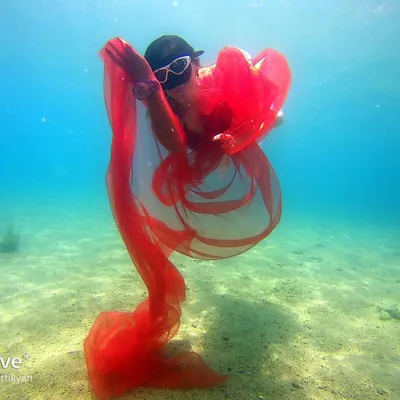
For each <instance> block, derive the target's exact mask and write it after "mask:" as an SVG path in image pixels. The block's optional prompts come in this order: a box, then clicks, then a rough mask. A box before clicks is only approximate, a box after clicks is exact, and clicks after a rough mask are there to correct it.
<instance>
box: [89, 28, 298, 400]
mask: <svg viewBox="0 0 400 400" xmlns="http://www.w3.org/2000/svg"><path fill="white" fill-rule="evenodd" d="M202 53H203V51H197V52H196V51H194V49H193V48H192V47H191V46H190V45H189V44H188V43H187V42H186V41H184V40H183V39H182V38H180V37H178V36H174V35H167V36H162V37H160V38H158V39H156V40H155V41H154V42H152V43H151V44H150V45H149V47H148V48H147V50H146V52H145V55H144V57H143V56H141V55H140V54H139V53H138V52H136V51H135V50H134V49H133V48H132V47H131V46H130V45H129V44H128V43H127V42H126V41H124V40H123V39H121V38H115V39H112V40H110V41H108V42H107V44H106V45H105V47H104V48H103V49H102V51H101V53H100V55H101V57H102V59H103V61H104V65H105V74H104V94H105V103H106V109H107V113H108V118H109V121H110V124H111V129H112V132H113V141H112V146H111V160H110V164H109V169H108V172H107V189H108V193H109V198H110V203H111V207H112V211H113V215H114V219H115V221H116V224H117V226H118V229H119V232H120V234H121V236H122V239H123V240H124V243H125V245H126V248H127V250H128V252H129V254H130V257H131V259H132V261H133V263H134V264H135V266H136V268H137V270H138V272H139V274H140V276H141V277H142V279H143V281H144V283H145V284H146V287H147V289H148V293H149V296H148V298H147V299H146V300H145V301H143V302H142V303H141V304H140V305H139V306H138V307H137V309H136V310H135V311H134V312H125V313H123V312H103V313H101V314H100V315H99V316H98V317H97V319H96V321H95V323H94V325H93V327H92V329H91V331H90V333H89V336H88V337H87V338H86V340H85V344H84V346H85V355H86V361H87V366H88V373H89V378H90V381H91V384H92V387H93V389H94V391H95V393H96V395H97V396H98V397H99V398H101V399H108V398H111V397H113V396H118V395H122V394H123V393H125V392H126V391H127V390H131V389H134V388H137V387H139V386H150V387H159V388H194V387H209V386H213V385H216V384H218V383H221V382H223V381H224V380H225V379H226V376H224V375H221V374H219V373H217V372H214V371H213V370H211V369H210V368H209V367H208V366H207V365H206V364H205V363H204V361H203V360H202V358H201V357H200V355H198V354H197V353H194V352H184V353H180V354H178V355H176V356H174V357H169V356H167V355H166V354H165V350H166V346H165V345H166V344H167V343H168V342H169V341H170V340H171V338H172V337H173V336H174V335H175V333H176V332H177V330H178V328H179V323H180V315H181V303H182V302H183V301H184V300H185V282H184V280H183V277H182V275H181V274H180V273H179V271H178V270H177V268H176V267H175V266H174V264H173V263H172V262H171V260H170V259H169V258H170V255H171V253H172V252H177V253H181V254H183V255H186V256H189V257H192V258H198V259H207V260H218V259H222V258H228V257H232V256H235V255H238V254H241V253H243V252H245V251H247V250H248V249H250V248H251V247H253V246H255V245H256V244H257V243H259V242H260V241H261V240H263V239H264V238H265V237H267V236H268V235H269V234H270V233H271V232H272V230H273V229H274V228H275V227H276V225H277V224H278V223H279V220H280V216H281V196H280V188H279V182H278V180H277V178H276V175H275V173H274V171H273V169H272V166H271V164H270V162H269V160H268V158H267V157H266V155H265V154H264V151H263V150H262V149H261V147H260V146H259V144H258V143H259V142H260V141H261V139H263V138H264V137H265V136H266V135H267V134H268V133H269V132H270V131H271V130H272V129H273V128H274V127H275V126H277V125H279V124H280V123H281V121H282V120H281V118H282V111H281V110H282V106H283V104H284V102H285V100H286V97H287V94H288V91H289V87H290V83H291V74H290V69H289V66H288V64H287V61H286V59H285V57H284V56H283V55H282V54H280V53H278V52H277V51H275V50H272V49H267V50H264V51H263V52H261V53H260V54H259V55H258V56H257V57H255V58H251V57H250V56H249V55H248V54H247V53H246V52H245V51H243V50H241V49H238V48H235V47H225V48H223V49H222V50H221V51H220V52H219V54H218V57H217V61H216V63H215V64H214V65H212V66H210V67H200V64H199V56H200V55H201V54H202Z"/></svg>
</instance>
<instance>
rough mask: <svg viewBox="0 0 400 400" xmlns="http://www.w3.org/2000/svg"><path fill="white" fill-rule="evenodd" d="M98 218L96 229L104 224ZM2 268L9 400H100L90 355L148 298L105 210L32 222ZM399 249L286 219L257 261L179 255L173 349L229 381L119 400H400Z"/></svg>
mask: <svg viewBox="0 0 400 400" xmlns="http://www.w3.org/2000/svg"><path fill="white" fill-rule="evenodd" d="M99 216H100V218H99ZM15 225H16V227H17V229H18V230H19V231H20V233H21V244H20V251H19V252H18V253H10V254H0V273H1V279H0V335H1V340H0V356H2V357H3V360H6V359H7V357H11V358H12V357H20V358H21V360H22V362H21V367H20V368H19V369H14V368H11V367H10V366H9V367H8V368H3V371H2V372H1V373H2V375H1V374H0V399H1V400H6V399H12V400H14V399H15V400H27V399H32V400H36V399H37V400H41V399H74V400H80V399H82V400H83V399H85V400H86V399H95V397H94V395H93V393H92V391H91V388H90V384H89V381H88V378H87V374H86V364H85V358H84V353H83V341H84V339H85V337H86V336H87V334H88V332H89V330H90V328H91V326H92V324H93V322H94V320H95V318H96V316H97V315H98V314H99V313H100V312H102V311H108V310H118V311H132V310H133V309H134V307H135V306H136V305H137V303H138V302H139V301H141V300H142V299H143V298H144V297H145V296H146V291H145V288H144V285H143V283H142V281H141V280H140V278H139V276H138V274H137V273H136V270H135V268H134V267H133V265H132V264H131V261H130V259H129V257H128V254H127V252H126V250H125V248H124V246H123V244H122V242H121V239H120V237H119V235H118V232H117V230H116V228H115V226H114V223H113V220H112V218H111V216H110V213H109V211H108V210H104V209H101V210H100V209H99V210H95V209H93V208H92V209H90V210H77V209H74V210H73V211H68V210H66V209H57V208H51V207H50V208H46V209H45V208H42V209H35V210H28V209H27V210H25V212H24V213H22V212H21V213H20V214H19V215H18V217H17V218H16V219H15ZM399 242H400V232H399V229H396V228H395V227H392V228H389V227H376V226H375V227H370V228H368V227H366V226H363V225H362V224H355V223H354V224H352V223H350V222H339V221H338V220H334V219H332V220H329V219H322V218H316V217H312V216H311V217H307V216H301V217H299V216H286V217H285V216H284V218H283V219H282V222H281V224H280V225H279V227H278V228H277V230H276V231H275V232H274V233H273V234H272V235H271V236H270V237H269V238H268V239H267V240H265V241H264V242H262V243H260V244H259V245H258V246H256V247H255V248H254V249H252V250H251V251H249V252H247V253H245V254H244V255H241V256H239V257H236V258H232V259H227V260H223V261H218V262H215V261H213V262H207V261H199V260H192V259H187V258H185V257H183V256H180V255H173V256H172V257H173V260H174V262H176V264H177V266H178V267H179V269H180V271H181V272H182V274H183V275H184V277H185V279H186V283H187V288H188V291H187V301H186V302H185V304H184V306H183V315H182V321H181V322H182V324H181V328H180V330H179V333H178V335H177V336H176V338H174V340H173V343H172V346H175V347H178V348H183V349H192V350H194V351H197V352H199V353H200V354H201V355H202V356H203V357H204V359H205V360H206V362H207V363H209V364H210V365H211V366H212V368H214V369H215V370H217V371H219V372H222V373H226V374H228V375H229V377H230V378H229V380H228V381H227V382H226V383H225V384H224V385H222V386H220V387H216V388H213V389H209V390H191V391H181V390H173V391H172V390H154V389H147V388H143V389H140V390H137V391H135V392H132V393H129V394H127V395H125V396H123V397H122V398H121V399H124V400H126V399H140V400H153V399H158V400H159V399H166V400H186V399H201V400H214V399H215V400H217V399H218V400H224V399H227V400H252V399H254V400H259V399H283V400H286V399H288V400H289V399H310V400H311V399H327V400H328V399H352V400H355V399H371V400H372V399H374V400H376V399H393V400H395V399H400V320H397V319H396V318H393V317H391V315H390V314H389V313H387V312H386V311H384V310H386V309H390V308H393V307H395V305H396V304H398V305H400V249H399V246H398V243H399Z"/></svg>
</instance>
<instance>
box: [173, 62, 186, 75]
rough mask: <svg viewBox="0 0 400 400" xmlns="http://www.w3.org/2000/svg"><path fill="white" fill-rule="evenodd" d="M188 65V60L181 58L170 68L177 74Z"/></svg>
mask: <svg viewBox="0 0 400 400" xmlns="http://www.w3.org/2000/svg"><path fill="white" fill-rule="evenodd" d="M187 65H188V60H187V59H186V58H179V59H178V60H175V61H174V62H173V63H172V64H171V66H170V69H171V71H173V72H175V73H176V74H181V73H182V72H183V71H184V70H185V69H186V68H187Z"/></svg>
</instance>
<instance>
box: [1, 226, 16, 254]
mask: <svg viewBox="0 0 400 400" xmlns="http://www.w3.org/2000/svg"><path fill="white" fill-rule="evenodd" d="M18 250H19V233H17V232H15V231H14V228H13V227H12V226H11V225H10V226H8V228H7V229H6V230H5V232H4V234H3V236H0V253H15V252H17V251H18Z"/></svg>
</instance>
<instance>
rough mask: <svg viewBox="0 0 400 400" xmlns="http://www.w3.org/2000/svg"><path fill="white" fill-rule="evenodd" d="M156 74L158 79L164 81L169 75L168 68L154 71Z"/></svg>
mask: <svg viewBox="0 0 400 400" xmlns="http://www.w3.org/2000/svg"><path fill="white" fill-rule="evenodd" d="M154 76H155V77H156V79H157V80H158V81H159V82H160V83H163V82H165V81H166V80H167V76H168V71H167V70H166V69H161V70H159V71H156V72H155V73H154Z"/></svg>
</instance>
